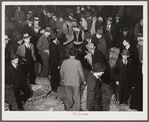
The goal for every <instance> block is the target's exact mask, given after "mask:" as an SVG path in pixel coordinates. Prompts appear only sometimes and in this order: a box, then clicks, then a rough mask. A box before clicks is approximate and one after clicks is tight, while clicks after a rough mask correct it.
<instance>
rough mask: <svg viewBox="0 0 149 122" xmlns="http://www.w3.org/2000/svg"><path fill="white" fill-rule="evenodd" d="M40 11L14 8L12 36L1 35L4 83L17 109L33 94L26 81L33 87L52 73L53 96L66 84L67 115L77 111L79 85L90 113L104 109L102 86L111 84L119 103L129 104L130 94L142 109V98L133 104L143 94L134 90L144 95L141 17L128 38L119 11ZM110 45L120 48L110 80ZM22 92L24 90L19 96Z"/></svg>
mask: <svg viewBox="0 0 149 122" xmlns="http://www.w3.org/2000/svg"><path fill="white" fill-rule="evenodd" d="M41 8H42V9H41V11H39V12H38V11H34V10H29V11H28V12H27V14H26V15H25V14H24V12H23V11H21V7H20V6H19V7H17V8H16V12H15V13H14V20H15V23H13V24H14V30H13V32H14V33H13V34H9V35H5V68H6V84H9V85H10V86H11V87H12V89H13V90H14V94H15V98H16V101H17V105H18V108H19V109H20V110H23V104H22V101H24V102H25V101H26V100H27V99H28V98H29V97H30V94H31V91H30V89H29V87H28V85H27V79H28V78H29V83H30V84H34V85H35V84H36V83H35V79H36V78H37V77H40V78H41V79H46V78H48V76H49V75H51V79H50V80H51V87H52V91H53V92H54V93H57V89H58V86H59V85H60V82H64V85H65V89H66V96H67V103H68V104H67V105H66V110H68V111H73V110H75V111H80V110H81V108H80V98H81V95H80V85H81V84H82V82H83V84H86V85H87V110H88V111H101V110H102V105H101V99H102V98H101V96H102V95H101V94H102V93H101V84H102V82H103V83H107V84H110V83H111V82H115V84H116V86H118V96H117V98H118V100H119V101H120V103H122V104H128V102H127V100H128V97H129V91H130V90H131V94H132V100H131V103H129V104H130V107H131V108H134V109H138V110H142V99H141V100H140V101H139V102H138V101H137V98H138V96H139V97H142V92H140V93H139V95H138V93H136V91H142V63H143V18H142V19H141V20H140V21H139V22H138V23H137V24H136V26H135V28H134V33H131V34H130V33H129V27H127V26H126V25H127V24H126V23H125V21H124V20H123V17H122V16H120V15H119V14H118V13H116V14H114V15H111V16H109V17H104V16H103V15H101V13H99V12H97V11H96V9H95V8H94V7H91V6H76V10H75V11H70V12H69V13H68V9H66V11H67V12H66V11H62V12H60V13H57V12H53V11H50V10H48V8H46V7H45V6H44V7H41ZM66 13H67V14H66ZM6 21H7V17H6ZM12 35H13V36H12ZM113 47H116V48H119V49H120V54H119V59H118V60H117V62H116V64H115V69H114V74H112V75H113V77H111V74H110V73H111V72H110V66H109V65H110V64H109V62H108V60H109V57H108V50H109V49H111V48H113ZM39 67H42V69H41V72H39ZM86 71H89V75H88V76H87V77H85V73H86ZM81 81H82V82H81ZM116 86H115V87H116ZM114 89H115V88H114ZM138 89H139V90H138ZM20 90H22V91H23V92H24V94H23V95H21V96H20ZM73 95H74V96H75V99H74V100H75V101H74V100H73ZM137 102H138V103H137ZM140 106H141V107H140Z"/></svg>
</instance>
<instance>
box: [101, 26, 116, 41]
mask: <svg viewBox="0 0 149 122" xmlns="http://www.w3.org/2000/svg"><path fill="white" fill-rule="evenodd" d="M106 27H107V24H105V25H104V26H103V31H104V33H105V32H106ZM111 35H112V37H113V39H115V37H116V35H117V29H116V26H115V25H114V24H111Z"/></svg>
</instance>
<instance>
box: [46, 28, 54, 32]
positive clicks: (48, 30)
mask: <svg viewBox="0 0 149 122" xmlns="http://www.w3.org/2000/svg"><path fill="white" fill-rule="evenodd" d="M45 32H49V33H52V32H53V31H52V28H51V27H46V28H45Z"/></svg>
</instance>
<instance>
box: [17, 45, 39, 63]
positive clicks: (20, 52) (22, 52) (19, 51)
mask: <svg viewBox="0 0 149 122" xmlns="http://www.w3.org/2000/svg"><path fill="white" fill-rule="evenodd" d="M30 49H31V55H32V58H33V60H34V61H36V58H35V53H34V45H33V44H32V43H30ZM16 54H18V55H19V56H20V57H21V58H23V59H24V58H25V54H26V49H25V44H22V45H20V46H19V47H18V49H17V52H16Z"/></svg>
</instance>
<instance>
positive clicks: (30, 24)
mask: <svg viewBox="0 0 149 122" xmlns="http://www.w3.org/2000/svg"><path fill="white" fill-rule="evenodd" d="M32 27H33V17H32V16H31V17H29V18H27V23H26V24H24V25H23V28H22V33H28V34H29V35H31V30H32Z"/></svg>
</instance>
